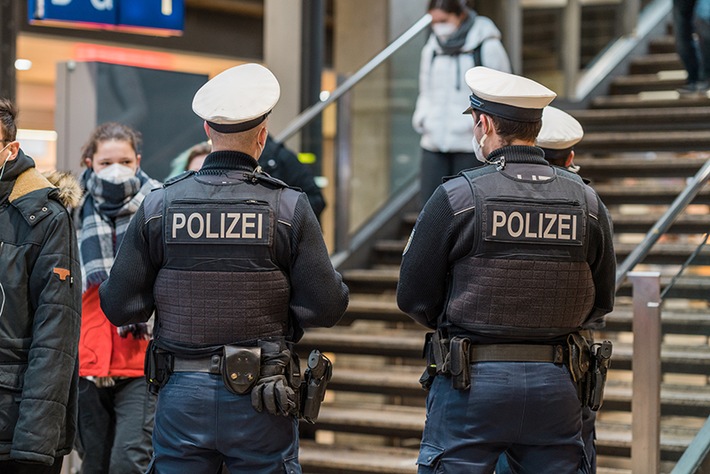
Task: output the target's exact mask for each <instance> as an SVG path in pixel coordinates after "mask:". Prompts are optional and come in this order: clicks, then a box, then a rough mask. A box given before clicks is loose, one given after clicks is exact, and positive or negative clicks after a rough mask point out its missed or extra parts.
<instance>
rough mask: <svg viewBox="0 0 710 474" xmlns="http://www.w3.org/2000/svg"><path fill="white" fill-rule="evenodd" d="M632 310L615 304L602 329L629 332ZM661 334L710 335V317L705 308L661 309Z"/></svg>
mask: <svg viewBox="0 0 710 474" xmlns="http://www.w3.org/2000/svg"><path fill="white" fill-rule="evenodd" d="M632 319H633V310H632V309H631V308H630V307H629V306H622V305H620V304H617V305H616V306H615V308H614V311H612V312H611V313H609V314H607V315H606V327H605V329H604V331H612V332H614V331H617V332H631V323H632ZM661 325H662V328H663V334H685V335H693V336H707V337H710V318H708V311H707V310H699V309H692V310H691V309H686V310H683V311H680V310H667V309H662V310H661Z"/></svg>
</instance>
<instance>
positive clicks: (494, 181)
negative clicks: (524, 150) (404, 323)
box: [444, 166, 597, 339]
mask: <svg viewBox="0 0 710 474" xmlns="http://www.w3.org/2000/svg"><path fill="white" fill-rule="evenodd" d="M538 169H545V170H546V173H547V174H548V175H552V176H551V179H543V180H530V179H527V180H526V179H516V178H515V176H514V175H513V176H511V175H508V174H504V173H503V172H501V171H499V170H497V169H496V167H495V166H488V167H485V168H483V169H478V170H470V171H466V172H464V173H462V175H463V178H464V179H460V178H459V179H456V180H452V181H451V182H449V183H447V184H446V185H445V188H446V189H447V192H448V193H449V198H450V200H451V202H452V204H454V206H456V205H459V206H460V207H461V208H464V207H466V206H468V207H469V208H470V206H473V207H474V208H475V210H474V213H473V215H474V216H475V217H473V218H474V219H475V231H474V239H473V243H472V248H471V251H470V252H469V253H468V255H467V256H466V257H464V258H462V259H460V260H459V261H457V262H455V264H454V265H453V267H452V271H451V274H450V278H451V282H450V293H449V299H448V304H447V308H446V313H445V318H446V321H445V322H444V323H445V324H446V323H448V324H450V325H453V326H457V327H459V328H462V329H463V330H464V331H468V332H472V333H477V334H484V335H485V334H487V335H496V336H501V335H504V336H510V337H519V338H528V339H534V338H536V337H549V336H558V335H561V334H566V333H569V332H571V331H574V330H576V329H577V328H578V327H579V326H581V324H582V323H583V322H584V321H585V319H586V318H587V316H588V315H589V314H590V311H591V310H592V307H593V303H594V296H595V289H594V282H593V280H592V274H591V270H590V267H589V264H588V263H587V248H588V235H589V231H588V219H589V218H590V216H595V215H596V212H597V202H596V195H595V194H594V193H593V191H591V189H590V188H588V187H586V186H585V185H584V183H583V182H582V180H581V178H579V177H578V176H576V175H573V174H572V173H568V172H564V171H561V170H559V169H556V168H549V167H546V166H538ZM592 200H593V202H591V201H592ZM457 203H458V204H457ZM454 212H457V209H454Z"/></svg>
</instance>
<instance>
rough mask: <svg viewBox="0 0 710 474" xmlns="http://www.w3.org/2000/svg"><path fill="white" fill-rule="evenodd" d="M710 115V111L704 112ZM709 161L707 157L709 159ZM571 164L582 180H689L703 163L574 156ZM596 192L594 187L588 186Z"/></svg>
mask: <svg viewBox="0 0 710 474" xmlns="http://www.w3.org/2000/svg"><path fill="white" fill-rule="evenodd" d="M708 112H710V110H708ZM709 158H710V157H709ZM574 162H575V164H577V165H578V166H580V167H581V171H580V174H581V175H582V176H584V177H585V178H590V179H594V178H600V179H604V178H609V177H614V178H628V177H634V178H651V177H663V178H677V177H684V178H685V177H688V176H693V175H694V174H695V173H697V172H698V170H699V169H700V168H701V167H702V166H703V164H704V163H705V160H704V159H699V158H692V157H679V156H660V157H659V156H653V157H652V158H639V157H629V156H623V157H620V156H614V157H610V158H591V157H589V156H585V155H582V154H580V155H578V156H577V157H576V158H575V160H574ZM592 186H594V187H595V188H596V184H594V183H593V184H592Z"/></svg>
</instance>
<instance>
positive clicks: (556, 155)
mask: <svg viewBox="0 0 710 474" xmlns="http://www.w3.org/2000/svg"><path fill="white" fill-rule="evenodd" d="M583 137H584V130H583V129H582V125H580V123H579V122H578V121H577V119H576V118H574V117H572V116H571V115H570V114H568V113H567V112H565V111H564V110H560V109H558V108H557V107H553V106H551V105H548V106H547V107H545V108H544V109H542V129H540V133H539V134H538V135H537V138H536V139H535V144H536V145H537V146H539V147H540V148H542V149H543V151H544V152H545V159H546V160H547V161H548V162H549V163H550V164H551V165H555V166H559V167H561V168H566V169H568V170H569V171H571V172H573V173H577V172H579V166H577V165H575V164H574V146H575V145H576V144H577V143H579V141H580V140H581V139H582V138H583Z"/></svg>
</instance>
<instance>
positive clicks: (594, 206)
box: [584, 184, 599, 219]
mask: <svg viewBox="0 0 710 474" xmlns="http://www.w3.org/2000/svg"><path fill="white" fill-rule="evenodd" d="M584 194H585V195H586V196H587V207H588V209H589V214H590V215H591V216H592V217H593V218H595V219H596V218H598V217H599V201H598V200H597V193H595V192H594V190H593V189H592V187H591V186H589V185H587V184H585V185H584Z"/></svg>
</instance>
